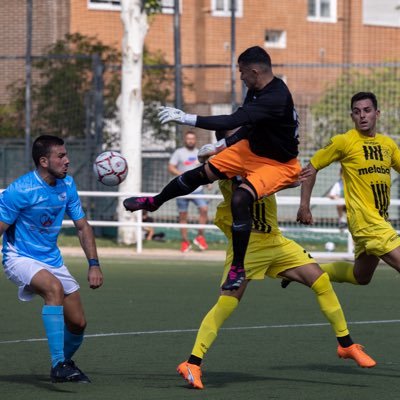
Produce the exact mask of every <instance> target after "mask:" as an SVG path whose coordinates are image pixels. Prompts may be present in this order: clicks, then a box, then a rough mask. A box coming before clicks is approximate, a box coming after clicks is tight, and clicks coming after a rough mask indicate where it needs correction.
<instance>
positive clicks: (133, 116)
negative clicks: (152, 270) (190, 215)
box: [118, 0, 148, 244]
mask: <svg viewBox="0 0 400 400" xmlns="http://www.w3.org/2000/svg"><path fill="white" fill-rule="evenodd" d="M141 6H142V1H141V0H121V20H122V23H123V27H124V37H123V41H122V85H121V95H120V98H119V100H118V103H119V110H120V120H121V153H122V155H123V156H124V157H125V158H126V160H127V162H128V168H129V173H128V176H127V178H126V180H125V181H124V182H123V183H122V184H121V185H120V186H119V190H120V191H121V192H133V193H138V192H140V191H141V185H142V146H141V144H142V118H143V100H142V67H143V45H144V39H145V36H146V33H147V30H148V25H147V15H146V13H145V11H144V10H143V9H142V7H141ZM122 200H123V199H122V198H121V199H120V201H119V205H118V220H119V221H135V220H136V218H137V216H136V215H135V214H131V213H128V212H127V211H125V209H124V208H123V206H122ZM137 239H138V240H141V238H136V230H135V228H132V227H120V228H119V230H118V241H119V242H120V243H124V244H133V243H135V242H136V240H137Z"/></svg>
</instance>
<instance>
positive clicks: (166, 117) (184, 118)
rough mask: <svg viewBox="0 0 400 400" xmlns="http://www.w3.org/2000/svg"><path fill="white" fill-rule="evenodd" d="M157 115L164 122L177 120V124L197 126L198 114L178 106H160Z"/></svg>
mask: <svg viewBox="0 0 400 400" xmlns="http://www.w3.org/2000/svg"><path fill="white" fill-rule="evenodd" d="M157 115H158V119H159V120H160V122H161V123H162V124H165V123H167V122H176V123H177V124H183V125H190V126H196V121H197V115H194V114H186V113H184V112H183V111H182V110H179V109H178V108H174V107H160V111H159V112H158V114H157Z"/></svg>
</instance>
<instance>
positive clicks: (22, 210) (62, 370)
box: [0, 135, 103, 383]
mask: <svg viewBox="0 0 400 400" xmlns="http://www.w3.org/2000/svg"><path fill="white" fill-rule="evenodd" d="M32 158H33V161H34V162H35V165H36V170H34V171H31V172H29V173H27V174H25V175H23V176H21V177H19V178H18V179H17V180H15V181H14V182H13V183H11V184H10V185H9V186H8V187H7V189H6V190H5V191H4V192H3V193H1V195H0V235H3V265H4V271H5V274H6V276H7V277H8V279H10V280H11V281H12V282H13V283H15V284H16V285H17V286H18V297H19V299H20V300H22V301H29V300H31V299H32V297H33V296H34V295H35V294H38V295H39V296H41V297H42V298H43V300H44V306H43V308H42V319H43V324H44V328H45V331H46V335H47V340H48V344H49V349H50V355H51V363H52V367H51V371H50V377H51V380H52V381H53V382H82V383H88V382H90V380H89V378H88V377H87V376H86V375H85V374H84V373H83V372H82V371H81V370H80V369H79V368H78V367H77V366H76V365H75V363H74V362H73V361H72V356H73V354H74V353H75V352H76V351H77V350H78V348H79V347H80V345H81V343H82V341H83V332H84V330H85V327H86V320H85V315H84V312H83V307H82V303H81V298H80V294H79V284H78V282H77V281H76V280H75V279H74V277H73V276H72V275H71V274H70V272H69V271H68V269H67V267H66V266H65V265H64V262H63V259H62V257H61V254H60V250H59V248H58V247H57V238H58V235H59V233H60V229H61V224H62V220H63V217H64V214H67V215H68V216H69V217H70V218H71V219H72V221H73V222H74V225H75V227H76V229H77V233H78V237H79V240H80V244H81V246H82V249H83V251H84V252H85V255H86V257H87V259H88V262H89V270H88V281H89V285H90V287H91V288H92V289H96V288H98V287H100V286H101V285H102V284H103V275H102V272H101V269H100V264H99V261H98V257H97V249H96V243H95V238H94V234H93V231H92V228H91V226H90V225H89V224H88V222H87V220H86V218H85V213H84V211H83V209H82V206H81V202H80V199H79V197H78V193H77V190H76V186H75V183H74V180H73V178H72V177H71V176H68V175H67V171H68V166H69V159H68V155H67V151H66V149H65V146H64V141H63V140H62V139H61V138H58V137H56V136H49V135H43V136H40V137H38V138H37V139H36V140H35V141H34V143H33V146H32Z"/></svg>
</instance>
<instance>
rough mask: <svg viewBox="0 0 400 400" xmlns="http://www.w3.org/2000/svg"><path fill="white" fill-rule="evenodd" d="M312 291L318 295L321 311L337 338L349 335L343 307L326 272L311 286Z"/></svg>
mask: <svg viewBox="0 0 400 400" xmlns="http://www.w3.org/2000/svg"><path fill="white" fill-rule="evenodd" d="M311 289H312V290H313V291H314V292H315V294H316V295H317V300H318V303H319V306H320V308H321V311H322V312H323V313H324V315H325V317H326V319H327V320H328V321H329V323H330V324H331V326H332V328H333V330H334V331H335V335H336V336H337V337H341V336H346V335H348V334H349V331H348V329H347V322H346V319H345V317H344V313H343V310H342V307H341V305H340V303H339V300H338V298H337V297H336V293H335V291H334V290H333V287H332V284H331V281H330V280H329V276H328V274H327V273H326V272H324V273H323V274H322V275H321V276H320V277H319V278H318V279H317V280H316V281H315V282H314V283H313V285H312V286H311Z"/></svg>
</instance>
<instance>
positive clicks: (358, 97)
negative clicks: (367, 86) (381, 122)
mask: <svg viewBox="0 0 400 400" xmlns="http://www.w3.org/2000/svg"><path fill="white" fill-rule="evenodd" d="M366 99H370V100H371V102H372V104H373V106H374V108H375V110H377V109H378V100H377V98H376V96H375V95H374V93H372V92H358V93H356V94H355V95H354V96H353V97H352V98H351V102H350V108H351V110H352V109H353V104H354V103H355V102H356V101H360V100H366Z"/></svg>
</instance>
